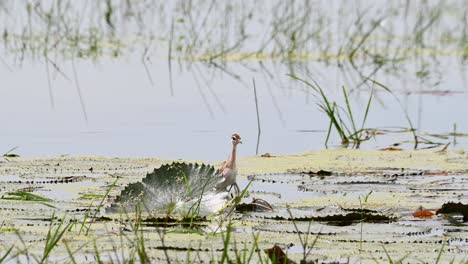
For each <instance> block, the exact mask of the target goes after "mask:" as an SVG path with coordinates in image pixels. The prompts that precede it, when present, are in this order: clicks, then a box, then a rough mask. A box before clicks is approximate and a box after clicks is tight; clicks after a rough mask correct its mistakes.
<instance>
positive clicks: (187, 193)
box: [108, 162, 227, 214]
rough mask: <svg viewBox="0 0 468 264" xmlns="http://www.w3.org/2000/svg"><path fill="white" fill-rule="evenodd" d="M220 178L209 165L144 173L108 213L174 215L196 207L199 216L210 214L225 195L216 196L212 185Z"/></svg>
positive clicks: (178, 166)
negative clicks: (139, 180)
mask: <svg viewBox="0 0 468 264" xmlns="http://www.w3.org/2000/svg"><path fill="white" fill-rule="evenodd" d="M222 179H223V177H222V176H221V175H220V174H219V173H217V172H216V170H215V168H214V167H213V166H210V165H205V164H196V163H178V162H174V163H172V164H166V165H162V166H161V167H160V168H158V169H154V171H153V172H151V173H148V174H147V175H146V177H145V178H143V180H142V181H141V182H136V183H132V184H129V185H128V186H127V187H125V189H123V190H122V192H121V193H120V195H118V196H117V197H116V199H115V202H114V203H113V204H112V205H111V207H110V208H109V209H108V211H109V212H119V211H120V210H121V209H124V210H125V211H126V212H130V211H134V210H135V208H136V206H141V208H142V209H143V210H144V211H148V212H153V211H159V212H164V213H172V212H176V211H177V210H178V209H181V208H184V209H186V210H189V209H190V208H193V206H194V205H195V206H198V205H200V210H199V213H200V214H206V213H211V212H214V211H216V210H217V209H219V208H220V207H222V206H223V205H224V203H225V198H226V197H227V193H226V192H219V191H217V189H216V184H217V183H218V182H219V181H221V180H222Z"/></svg>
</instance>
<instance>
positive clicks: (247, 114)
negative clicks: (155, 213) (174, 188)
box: [0, 1, 468, 160]
mask: <svg viewBox="0 0 468 264" xmlns="http://www.w3.org/2000/svg"><path fill="white" fill-rule="evenodd" d="M53 2H54V3H55V1H53ZM111 2H112V5H113V6H112V7H113V12H114V13H113V14H112V15H111V16H110V18H111V20H110V22H111V26H110V25H109V24H108V23H106V21H107V20H106V19H105V18H106V12H107V11H108V9H106V6H105V5H99V4H93V3H91V2H90V3H88V2H85V4H84V3H82V4H78V5H76V4H75V6H74V5H73V4H71V1H64V3H63V6H62V11H61V12H63V13H60V15H57V14H59V11H56V12H57V14H56V16H57V17H64V18H65V19H64V21H68V26H69V27H70V28H71V29H69V32H74V29H76V28H78V29H80V31H81V32H85V33H87V32H88V29H89V28H93V27H96V26H99V27H100V29H99V30H98V32H100V33H99V34H97V35H99V36H100V37H99V39H98V41H97V42H96V43H98V44H97V46H98V51H99V52H97V54H95V55H93V56H85V57H82V58H79V56H78V55H77V54H79V53H80V52H79V51H77V50H80V49H81V50H89V49H88V46H87V45H88V44H87V43H88V42H87V41H83V43H85V44H83V43H82V44H80V47H81V48H76V50H75V51H71V52H70V49H69V46H67V45H69V44H66V43H67V42H66V41H63V38H64V34H65V33H64V32H68V31H66V27H65V26H63V23H62V22H57V21H60V20H57V21H55V20H54V22H52V23H51V24H52V25H54V26H52V27H51V28H50V29H49V30H50V31H49V32H53V34H52V33H51V34H50V36H51V37H50V39H51V40H48V41H49V42H47V43H46V44H44V39H43V38H44V36H45V35H46V32H48V31H47V28H48V27H47V24H45V23H44V21H43V20H41V18H40V17H41V15H40V14H41V13H40V12H41V11H40V10H48V9H47V8H46V7H48V6H50V3H51V2H50V1H45V2H44V4H43V5H44V6H43V7H42V9H41V8H40V7H37V8H36V9H37V10H39V11H37V10H36V9H33V10H36V11H33V14H32V15H30V16H28V12H27V11H26V10H27V8H25V6H26V3H25V2H23V1H18V2H17V1H3V2H1V3H2V11H1V12H2V13H3V14H6V16H5V20H4V23H3V25H2V23H1V22H0V30H3V31H4V32H8V39H7V40H5V34H4V43H3V45H2V48H0V56H1V57H0V58H1V60H2V63H1V64H0V76H1V80H2V82H1V85H0V113H1V114H0V123H1V124H2V126H1V129H0V152H1V151H7V150H8V149H10V148H12V147H14V146H19V147H20V148H19V149H17V150H16V152H17V153H18V154H21V155H23V156H35V155H61V154H92V155H110V156H160V157H171V158H190V159H207V160H217V159H223V158H224V157H225V156H226V155H227V153H228V149H229V147H230V142H229V137H230V134H231V133H233V132H237V133H239V134H241V136H242V137H243V139H244V144H243V145H242V146H241V148H240V149H239V151H240V155H243V156H246V155H255V151H256V145H257V116H256V112H255V100H254V92H253V85H252V79H255V82H256V87H257V93H258V103H259V114H260V123H261V131H262V132H261V137H260V142H259V153H265V152H270V153H275V154H278V153H294V152H300V151H307V150H314V149H322V148H324V144H323V143H324V141H325V138H326V130H327V129H328V125H329V120H328V119H327V117H326V116H325V115H324V114H323V113H322V112H321V111H320V109H319V107H318V106H317V103H318V102H319V101H318V99H317V98H316V97H314V96H313V95H312V92H311V91H310V90H307V88H306V87H305V86H304V85H302V84H300V83H299V82H297V81H293V80H292V79H291V78H290V77H288V76H287V75H286V74H289V73H294V74H296V75H297V76H300V77H303V78H305V79H309V80H312V79H314V80H315V81H317V82H318V83H319V84H320V85H321V86H322V87H323V88H324V89H325V90H326V92H327V94H328V95H329V97H330V98H331V100H336V101H337V102H339V103H340V104H342V105H344V104H343V102H344V100H343V97H342V91H341V86H342V85H345V86H346V87H347V88H348V89H353V91H352V92H351V98H350V99H351V105H352V107H353V114H354V115H355V119H356V120H357V123H358V126H360V124H361V120H362V116H363V115H364V110H365V106H366V103H367V99H368V97H369V92H370V90H371V85H367V84H364V85H362V80H363V77H362V76H361V75H360V74H359V73H358V72H357V71H356V70H354V69H353V68H352V67H351V66H350V63H349V61H347V60H346V59H344V60H343V59H340V57H339V56H336V57H334V58H325V56H324V54H336V53H337V50H338V49H339V48H344V49H347V50H348V51H349V50H352V49H353V48H352V47H356V45H357V44H356V45H354V46H347V44H346V43H347V42H349V39H350V38H352V36H349V34H348V36H347V35H346V34H345V33H346V32H348V31H349V32H350V31H352V30H355V31H356V32H358V33H359V34H356V36H360V37H362V36H363V35H365V33H366V32H368V30H369V28H370V27H371V26H372V21H373V19H374V20H377V19H378V18H380V17H385V19H384V20H383V21H382V23H381V25H380V26H379V27H378V28H377V30H376V31H373V33H372V34H373V35H372V39H371V40H369V42H366V43H365V44H364V46H365V49H366V50H367V51H366V52H367V53H366V52H363V53H362V54H361V53H358V55H356V56H359V57H357V59H356V61H357V62H356V63H357V65H358V66H359V69H360V70H362V72H363V73H364V75H365V76H371V77H372V78H373V79H375V80H378V81H379V82H382V83H384V84H385V85H387V86H388V87H390V88H391V89H392V91H393V92H394V93H395V95H396V96H397V97H398V98H399V100H400V101H401V102H402V104H403V108H405V109H406V110H407V112H408V115H409V117H410V118H411V120H412V122H413V124H414V126H415V127H416V128H417V129H418V133H420V134H421V135H422V136H423V137H425V138H429V139H431V140H433V141H437V142H441V143H448V142H452V145H451V147H457V148H463V147H465V148H466V147H467V141H466V139H463V138H461V137H458V138H457V139H456V143H457V144H453V140H454V139H453V137H449V138H446V139H440V138H433V137H430V136H425V133H440V134H447V133H450V132H453V130H454V124H456V131H457V132H459V133H463V132H468V122H467V119H466V117H465V115H466V113H467V108H466V105H465V104H466V103H465V102H467V99H468V94H467V93H466V92H467V85H466V80H467V78H468V70H467V68H466V66H464V65H465V63H464V61H463V57H464V56H466V55H467V54H466V50H463V49H462V50H460V46H459V45H458V43H459V42H458V40H459V39H460V38H461V36H462V35H463V32H466V29H463V27H462V26H463V25H462V24H463V23H462V24H457V23H458V22H456V21H459V20H458V19H459V18H460V17H463V16H462V15H463V11H464V12H465V14H466V6H467V5H466V4H464V2H463V1H450V2H447V3H446V4H444V5H446V6H442V7H440V6H438V5H442V2H440V3H439V2H437V3H432V2H431V3H429V4H428V5H427V6H425V5H423V4H421V5H415V6H410V7H409V8H408V10H409V11H408V13H409V15H407V16H406V19H405V20H404V22H402V21H403V20H401V19H402V17H403V14H402V13H403V11H404V10H405V9H404V8H405V2H404V1H403V2H401V3H394V4H393V5H392V6H389V7H372V8H371V9H370V11H369V12H368V13H366V14H367V15H363V13H362V12H364V11H363V10H366V8H368V7H369V5H368V3H367V2H356V3H354V4H348V5H344V6H340V5H339V4H338V3H337V2H332V3H331V4H327V3H325V2H321V1H315V2H313V4H312V6H310V7H308V6H307V4H305V2H300V1H298V2H294V1H293V2H294V4H293V5H292V6H293V7H292V8H291V9H285V10H284V12H281V5H280V4H279V3H277V2H275V3H269V2H268V3H263V5H264V6H266V8H267V9H268V10H270V11H271V12H268V15H266V17H262V12H260V11H261V8H262V5H261V4H257V5H256V4H253V5H252V4H250V5H247V6H246V7H245V10H243V9H242V8H241V7H242V6H241V4H233V6H230V8H232V10H233V11H227V10H228V9H226V8H227V7H226V6H225V5H224V4H219V5H218V4H214V6H212V7H211V8H212V9H211V11H210V12H209V13H208V11H206V10H210V9H209V7H210V6H211V3H209V2H205V1H200V2H199V3H198V4H199V5H198V7H197V8H195V7H190V8H192V9H189V10H188V11H187V8H188V7H184V6H183V4H182V3H177V4H175V5H174V6H173V9H171V8H170V7H167V6H165V7H164V8H163V7H161V8H162V9H161V10H163V11H159V12H153V13H151V12H150V11H148V10H146V9H149V10H151V8H153V9H154V10H156V9H155V8H156V7H157V6H158V5H159V4H161V3H158V2H157V1H137V4H135V5H134V6H132V7H128V6H125V5H124V4H123V3H124V2H125V1H111ZM65 3H66V4H65ZM145 3H146V4H147V5H145ZM55 4H56V3H55ZM69 5H71V7H70V6H69ZM94 5H96V6H98V7H99V8H93V6H94ZM304 5H305V7H304ZM146 6H149V7H146ZM145 7H146V9H145ZM317 7H320V8H321V9H320V10H324V11H323V15H322V20H323V21H322V23H323V24H322V26H320V24H319V21H318V18H317V19H315V20H305V17H306V13H304V14H303V13H301V10H302V8H305V9H307V8H310V10H312V12H313V13H314V14H315V13H320V12H319V11H318V10H317ZM457 7H460V8H461V9H460V10H457ZM426 9H427V10H429V11H430V12H432V11H433V10H436V11H437V10H443V11H440V12H442V14H441V15H440V16H441V18H438V20H436V22H434V23H433V24H430V25H431V27H433V29H432V28H431V30H429V31H428V32H429V33H427V34H425V35H424V36H423V39H424V40H423V43H422V44H417V45H420V46H418V50H419V51H420V52H419V53H420V54H418V55H417V56H413V55H411V56H410V55H408V57H406V58H404V59H403V60H402V61H401V62H395V63H391V64H388V65H387V64H386V65H384V66H383V67H381V68H380V67H378V66H376V64H373V63H371V62H370V61H369V60H370V59H372V58H374V59H375V58H376V57H375V54H377V55H378V54H386V55H385V56H390V55H388V54H389V53H390V51H397V50H401V49H410V48H414V45H416V44H415V43H413V42H411V41H408V40H405V36H406V37H407V36H411V35H412V34H413V32H414V31H417V29H415V28H416V26H417V25H419V24H418V19H419V16H420V15H421V14H422V13H424V12H426V11H427V10H426ZM15 10H16V11H18V15H17V16H13V14H12V13H13V12H15ZM54 10H55V9H54ZM128 10H131V11H132V12H133V14H134V15H133V16H129V17H130V18H128V17H127V16H125V15H124V14H126V13H125V12H124V11H128ZM158 10H159V9H158ZM164 10H165V11H164ZM223 10H224V11H223ZM229 10H230V9H229ZM249 10H250V11H251V12H250V13H249V12H247V11H249ZM169 11H170V12H169ZM392 11H398V12H400V13H399V14H396V15H395V14H393V13H392ZM429 11H427V12H429ZM34 12H35V13H34ZM223 12H226V13H223ZM430 12H429V13H430ZM434 12H435V11H434ZM290 13H291V14H290ZM327 13H329V14H332V16H331V18H327V17H326V15H325V14H327ZM387 13H388V15H386V14H387ZM78 14H85V15H88V16H89V18H88V16H83V17H86V18H85V19H83V20H82V21H77V20H76V18H77V17H79V15H78ZM135 14H137V15H135ZM138 14H139V15H140V17H141V19H142V21H143V22H144V23H143V24H141V25H140V24H138V19H137V18H136V17H138ZM223 14H224V15H225V18H226V19H225V20H226V21H224V22H223V23H222V25H224V27H225V31H223V30H221V29H219V28H217V26H220V25H218V24H216V23H215V22H214V21H216V19H217V18H219V17H220V16H223ZM249 14H250V16H251V17H250V18H248V17H249ZM342 14H348V15H347V16H341V15H342ZM431 14H432V13H431ZM31 17H32V18H31ZM246 17H247V18H246ZM275 17H277V19H278V21H277V22H278V24H277V27H276V28H281V27H286V25H285V24H288V23H291V25H290V27H293V28H294V27H297V24H295V23H296V22H297V21H296V22H294V21H295V20H294V19H299V20H298V21H301V19H302V21H305V22H304V23H305V24H306V25H307V26H305V27H297V30H296V31H295V32H296V33H295V35H294V38H297V39H300V38H301V37H302V36H306V35H308V34H309V33H310V32H313V29H315V28H320V27H322V28H325V29H324V30H323V31H322V32H319V33H317V34H318V35H319V36H318V37H315V38H312V37H311V38H310V39H307V38H305V39H300V40H297V41H296V42H293V43H292V44H294V43H296V44H295V45H297V46H298V47H297V49H296V50H294V54H296V55H295V56H289V57H285V56H284V54H285V53H287V52H285V50H288V48H284V49H281V47H285V46H286V47H290V46H291V45H292V44H291V42H287V41H288V39H289V40H290V39H291V38H292V35H287V33H288V32H289V31H287V30H288V28H287V27H286V29H282V31H281V32H280V33H275V31H274V30H272V28H275V27H273V26H272V25H274V23H273V22H274V18H275ZM359 17H364V18H363V20H366V21H367V22H366V23H364V22H363V25H362V31H357V30H358V29H357V28H358V27H356V28H354V29H353V28H352V27H351V28H348V27H347V25H348V24H349V23H350V22H352V21H357V19H358V18H359ZM190 19H191V20H192V22H191V23H189V22H187V21H190ZM281 19H286V21H287V22H284V21H283V22H281V21H282V20H281ZM464 19H465V20H466V17H465V18H464ZM180 20H183V21H180ZM280 20H281V21H280ZM400 20H401V21H400ZM171 21H172V23H173V24H175V26H172V31H171ZM428 22H430V20H429V21H423V22H421V23H422V26H424V25H426V23H428ZM464 23H465V25H466V23H467V21H464ZM243 24H245V30H246V34H247V35H248V37H247V38H245V39H243V38H241V37H239V36H241V33H240V32H241V31H240V30H239V29H238V28H239V27H241V26H239V25H243ZM138 25H140V26H138ZM187 25H195V26H194V27H189V26H187ZM309 25H310V26H309ZM405 25H406V26H405ZM211 27H213V29H212V30H211V31H210V29H211ZM190 28H192V29H190ZM192 31H193V32H195V33H193V32H192ZM31 32H33V33H34V34H33V33H31ZM171 32H172V33H171ZM189 32H192V35H190V34H188V33H189ZM212 32H215V33H216V34H215V33H212ZM223 32H224V33H223ZM337 32H338V33H343V35H340V34H338V33H337ZM389 32H390V33H389ZM405 32H406V35H405ZM447 32H453V35H452V36H451V37H452V41H451V42H450V41H446V42H447V43H445V42H444V41H442V40H440V39H441V38H442V37H444V36H445V37H447V36H446V34H447ZM85 33H83V34H85ZM150 33H151V35H150ZM210 34H213V35H210ZM223 34H224V35H223ZM282 34H283V35H284V36H282ZM333 34H336V36H335V35H333ZM296 35H297V37H296ZM33 36H34V37H33ZM41 36H42V37H41ZM65 36H66V35H65ZM148 36H150V37H148ZM214 36H216V38H215V37H214ZM269 36H271V38H273V39H274V41H272V42H266V41H265V39H268V38H269ZM330 36H331V37H330ZM391 36H394V38H395V39H398V38H397V37H401V39H403V40H394V39H391ZM223 37H224V39H223ZM210 38H213V39H210ZM379 38H382V40H379ZM447 38H448V37H447ZM38 39H39V40H38ZM129 39H131V40H129ZM135 39H137V40H135ZM138 39H140V40H138ZM148 39H152V40H151V41H148ZM171 39H174V40H173V41H174V43H173V44H172V46H173V48H172V51H171V52H173V55H172V60H171V64H170V65H169V63H168V59H167V54H168V49H169V48H168V41H170V40H171ZM389 39H391V40H389ZM222 40H224V41H222ZM241 40H242V41H241ZM358 40H359V39H358ZM358 40H357V41H356V43H359V41H358ZM433 40H437V41H438V42H437V43H434V41H433ZM54 41H55V42H54ZM237 41H238V42H240V43H242V45H238V46H236V45H235V43H237ZM282 41H283V42H284V43H283V42H282ZM191 42H193V43H195V44H194V45H193V46H189V47H188V48H183V50H182V51H179V50H178V47H179V45H181V46H182V47H185V46H183V45H187V43H191ZM22 43H23V44H24V43H26V44H24V45H26V46H28V47H29V45H30V46H31V47H29V48H26V49H23V48H21V47H24V45H22ZM41 43H42V44H41ZM51 43H52V44H51ZM116 43H123V44H122V45H121V46H119V48H118V49H117V48H115V47H116ZM223 43H225V45H226V47H224V50H227V51H226V53H225V54H224V55H223V56H222V59H220V58H217V57H216V58H213V60H212V61H209V60H208V61H206V60H202V58H204V57H203V56H207V54H216V53H217V52H219V50H220V49H221V50H222V45H224V44H223ZM264 43H266V44H265V46H266V48H265V49H263V50H261V51H260V52H259V54H264V55H265V54H266V55H268V56H265V57H261V58H260V59H259V58H256V59H253V58H244V59H238V58H239V56H241V57H242V54H244V55H245V54H248V53H249V52H252V51H258V50H259V49H258V47H260V46H262V44H264ZM319 43H324V44H323V45H324V46H326V45H329V46H330V47H331V48H329V49H325V48H324V47H322V46H318V45H319ZM327 43H328V44H327ZM336 43H338V44H336ZM386 43H390V44H389V45H386ZM418 43H419V42H418ZM430 44H433V45H432V46H428V45H430ZM41 45H42V46H44V45H45V46H47V47H49V50H48V55H47V59H45V57H44V55H43V50H41V48H40V47H41ZM89 45H90V44H89ZM230 46H233V48H232V49H229V47H230ZM33 47H35V48H33ZM38 47H39V48H38ZM190 47H191V49H192V51H191V52H190V53H189V51H187V50H189V49H190ZM362 49H364V48H360V49H359V52H362V51H361V50H362ZM116 50H118V52H119V55H118V56H117V57H113V55H112V54H114V53H115V52H116ZM280 51H281V52H280ZM275 52H276V53H277V54H283V55H274V54H276V53H275ZM369 52H373V53H372V54H374V56H373V57H366V54H368V53H369ZM315 53H318V54H319V56H318V57H316V56H315V57H314V56H312V55H311V54H315ZM71 54H75V55H71ZM301 54H302V55H301ZM304 54H307V55H304ZM320 54H321V55H320ZM398 54H399V55H398V56H395V57H398V58H403V55H401V54H406V53H401V54H400V53H398ZM114 55H115V54H114ZM142 57H144V58H145V64H143V63H142ZM45 61H48V63H45ZM212 62H213V63H212ZM52 64H55V65H57V67H54V66H53V65H52ZM73 64H74V66H73ZM343 65H344V66H343ZM375 69H377V71H376V73H375V74H374V73H373V72H374V70H375ZM75 73H76V76H75ZM48 76H49V78H48ZM171 79H172V85H171ZM49 81H50V85H49ZM374 88H375V98H374V100H373V103H372V105H371V110H370V113H369V116H368V120H367V122H366V124H365V127H368V128H379V129H383V128H390V129H391V130H399V128H402V127H405V128H407V127H408V123H407V121H406V119H405V115H404V110H403V109H402V107H401V106H400V105H399V104H398V102H397V101H396V100H395V99H394V97H393V96H391V95H390V94H389V93H388V92H385V91H384V90H382V89H380V88H378V87H375V86H374ZM79 93H81V99H80V96H79ZM411 139H412V136H411V134H410V133H391V134H387V135H381V136H377V137H376V138H375V139H372V140H370V141H368V142H365V143H363V145H362V147H363V148H384V147H387V146H389V145H390V144H393V143H397V142H402V141H405V140H411ZM339 143H340V140H339V138H338V135H337V134H336V133H332V136H331V143H330V144H329V145H330V146H331V147H336V146H338V145H339ZM405 147H408V148H411V147H412V146H411V144H407V145H406V146H405ZM423 147H424V146H423Z"/></svg>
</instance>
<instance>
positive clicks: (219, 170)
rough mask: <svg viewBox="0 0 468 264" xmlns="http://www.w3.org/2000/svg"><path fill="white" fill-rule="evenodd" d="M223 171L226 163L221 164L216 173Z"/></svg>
mask: <svg viewBox="0 0 468 264" xmlns="http://www.w3.org/2000/svg"><path fill="white" fill-rule="evenodd" d="M224 169H226V161H225V162H223V163H222V164H221V166H219V168H218V171H217V172H218V173H223V171H224Z"/></svg>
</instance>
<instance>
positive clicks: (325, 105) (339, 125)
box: [289, 75, 373, 148]
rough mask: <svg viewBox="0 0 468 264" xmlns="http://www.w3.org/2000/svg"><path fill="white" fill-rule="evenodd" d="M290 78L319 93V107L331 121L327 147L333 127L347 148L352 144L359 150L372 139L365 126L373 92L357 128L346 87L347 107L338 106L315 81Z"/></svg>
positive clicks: (326, 142)
mask: <svg viewBox="0 0 468 264" xmlns="http://www.w3.org/2000/svg"><path fill="white" fill-rule="evenodd" d="M289 76H290V77H291V78H293V79H295V80H298V81H301V82H303V83H305V84H306V85H307V86H308V87H310V88H311V89H312V90H313V91H314V92H316V93H317V98H318V100H319V102H318V105H319V107H320V109H321V110H322V111H323V112H324V113H325V114H326V115H327V117H328V118H329V119H330V124H329V126H328V132H327V137H326V139H325V146H326V147H328V140H329V138H330V134H331V132H332V127H334V128H335V130H336V131H337V132H338V135H339V136H340V138H341V144H342V145H343V146H345V147H347V146H348V145H349V143H350V142H352V144H353V145H352V146H353V148H359V147H360V145H361V142H363V141H366V140H369V139H370V138H371V136H370V134H369V133H366V132H367V130H368V129H367V128H365V127H364V125H365V123H366V120H367V115H368V114H369V109H370V105H371V102H372V96H373V90H372V91H371V93H370V96H369V100H368V101H367V106H366V110H365V112H364V116H363V119H362V123H361V126H360V127H357V126H356V122H355V120H354V117H353V111H352V110H351V106H350V103H349V98H348V93H347V91H346V88H345V87H344V86H343V96H344V98H345V103H346V104H345V107H343V106H340V105H338V104H337V103H336V102H334V101H333V102H332V101H330V99H329V98H328V97H327V95H326V94H325V92H324V90H323V89H322V87H320V85H319V84H318V83H317V82H315V81H314V80H312V82H313V83H311V82H308V81H306V80H304V79H301V78H299V77H297V76H294V75H289ZM344 109H346V110H344ZM343 114H344V115H346V116H347V118H348V121H345V120H343V118H342V116H343Z"/></svg>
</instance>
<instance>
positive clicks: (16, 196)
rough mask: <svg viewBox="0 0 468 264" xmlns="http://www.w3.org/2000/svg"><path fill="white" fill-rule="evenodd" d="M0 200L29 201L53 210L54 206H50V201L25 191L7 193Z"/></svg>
mask: <svg viewBox="0 0 468 264" xmlns="http://www.w3.org/2000/svg"><path fill="white" fill-rule="evenodd" d="M0 199H3V200H12V201H30V202H36V203H40V204H43V205H45V206H48V207H52V208H55V206H53V205H51V204H50V202H52V199H49V198H47V197H43V196H41V195H37V194H34V193H30V192H25V191H15V192H8V193H6V195H2V196H1V197H0Z"/></svg>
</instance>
